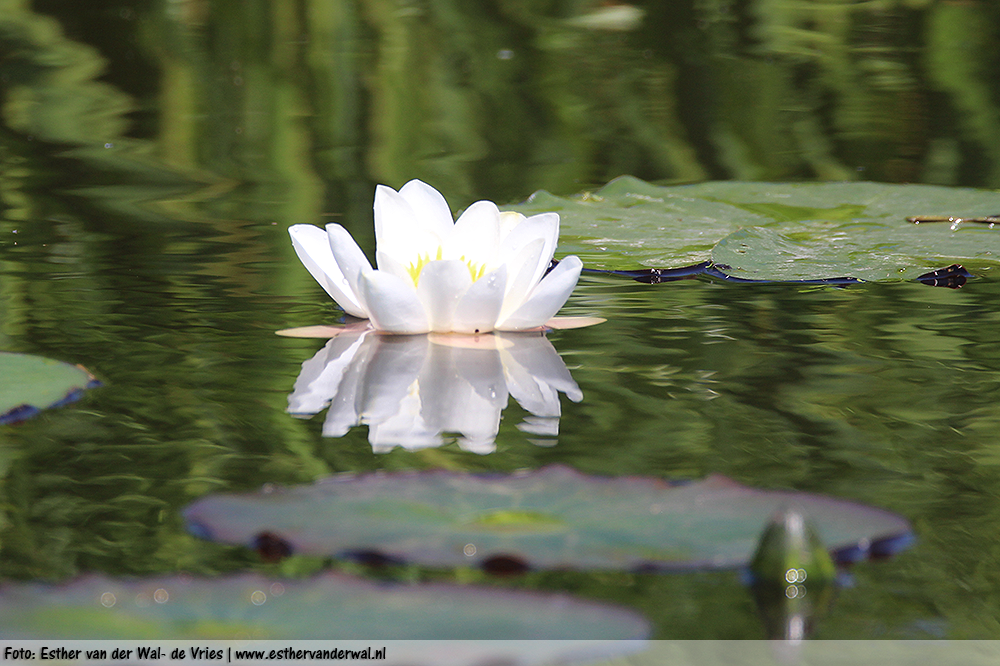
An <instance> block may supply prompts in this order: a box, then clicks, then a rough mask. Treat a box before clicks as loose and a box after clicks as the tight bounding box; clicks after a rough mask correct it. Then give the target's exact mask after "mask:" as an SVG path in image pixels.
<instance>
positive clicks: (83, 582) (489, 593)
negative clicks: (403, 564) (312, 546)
mask: <svg viewBox="0 0 1000 666" xmlns="http://www.w3.org/2000/svg"><path fill="white" fill-rule="evenodd" d="M648 633H649V625H648V623H647V622H646V621H645V620H644V619H642V618H641V617H640V616H639V615H637V614H636V613H633V612H632V611H628V610H625V609H622V608H617V607H614V606H608V605H604V604H599V603H597V602H592V601H583V600H577V599H574V598H572V597H569V596H567V595H564V594H539V593H531V592H516V591H506V590H489V589H476V588H469V587H461V586H455V585H446V584H425V585H391V584H386V583H376V582H371V581H366V580H362V579H358V578H353V577H350V576H345V575H339V574H325V575H321V576H319V577H316V578H313V579H309V580H273V579H266V578H264V577H262V576H257V575H251V574H242V575H233V576H223V577H219V578H191V577H188V576H172V577H160V578H148V579H143V580H119V579H112V578H107V577H104V576H87V577H84V578H81V579H78V580H76V581H73V582H70V583H67V584H64V585H56V586H53V585H49V584H43V583H7V584H5V585H3V586H2V587H0V635H2V636H3V638H5V639H39V638H44V639H47V640H51V639H98V638H99V639H125V638H128V639H141V640H149V639H181V638H183V639H204V640H208V639H211V640H233V639H238V638H239V637H241V636H243V637H248V636H252V637H254V638H255V639H257V640H268V639H287V640H295V639H300V640H301V639H331V638H336V639H366V640H373V639H380V640H410V639H430V638H433V639H441V640H443V639H476V640H489V639H493V640H509V639H521V640H526V639H553V640H554V639H601V640H623V639H642V638H645V637H646V636H647V635H648ZM390 652H391V651H390ZM388 656H389V657H390V658H392V660H393V662H394V663H401V662H402V663H413V662H409V661H407V659H406V656H405V655H402V654H389V655H388ZM501 656H502V654H496V655H493V661H491V662H490V663H508V662H507V661H505V660H503V659H501ZM415 661H416V659H415ZM486 661H488V660H486V659H485V658H484V659H483V661H482V663H486ZM430 663H436V662H434V661H433V660H431V662H430ZM476 663H480V662H476ZM515 663H517V662H515Z"/></svg>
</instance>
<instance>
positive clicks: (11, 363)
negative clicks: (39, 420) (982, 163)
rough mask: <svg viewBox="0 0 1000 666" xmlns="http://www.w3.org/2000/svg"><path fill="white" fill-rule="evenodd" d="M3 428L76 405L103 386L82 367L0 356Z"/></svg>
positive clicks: (7, 354) (1, 422) (49, 360)
mask: <svg viewBox="0 0 1000 666" xmlns="http://www.w3.org/2000/svg"><path fill="white" fill-rule="evenodd" d="M0 376H2V377H3V378H4V380H3V382H2V383H0V424H6V423H16V422H18V421H23V420H25V419H27V418H30V417H32V416H34V415H35V414H37V413H38V412H40V411H42V410H43V409H49V408H51V407H58V406H60V405H64V404H66V403H68V402H73V401H74V400H77V399H78V398H79V397H80V394H81V393H82V392H83V391H84V390H85V389H88V388H92V387H94V386H97V385H99V384H100V382H98V381H97V380H96V379H94V376H93V375H92V374H90V373H89V372H87V370H85V369H84V368H82V367H80V366H78V365H70V364H68V363H62V362H60V361H53V360H51V359H47V358H42V357H40V356H31V355H30V354H12V353H9V352H0Z"/></svg>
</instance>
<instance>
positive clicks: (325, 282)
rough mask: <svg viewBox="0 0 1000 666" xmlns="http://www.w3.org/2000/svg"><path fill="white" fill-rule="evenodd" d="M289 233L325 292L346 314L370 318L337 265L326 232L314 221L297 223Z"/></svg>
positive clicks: (290, 228)
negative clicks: (315, 225)
mask: <svg viewBox="0 0 1000 666" xmlns="http://www.w3.org/2000/svg"><path fill="white" fill-rule="evenodd" d="M288 235H289V236H291V237H292V247H294V248H295V254H297V255H298V256H299V260H300V261H301V262H302V263H303V265H305V267H306V269H307V270H308V271H309V273H310V274H311V275H312V276H313V277H314V278H315V279H316V282H319V284H320V286H321V287H323V289H324V290H325V291H326V293H328V294H330V298H332V299H333V300H335V301H337V304H338V305H339V306H340V307H342V308H344V311H345V312H347V314H350V315H354V316H355V317H361V318H362V319H365V318H367V317H368V313H367V312H366V311H365V309H364V308H363V307H362V306H361V302H360V299H359V298H358V296H357V294H355V293H354V292H353V291H352V290H351V286H350V284H348V282H347V278H346V277H344V273H343V271H341V270H340V267H339V266H338V265H337V260H336V259H335V258H334V256H333V250H331V249H330V238H329V236H327V233H326V232H325V231H323V230H322V229H320V228H319V227H314V226H313V225H311V224H295V225H292V226H291V227H289V228H288Z"/></svg>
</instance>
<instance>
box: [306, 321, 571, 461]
mask: <svg viewBox="0 0 1000 666" xmlns="http://www.w3.org/2000/svg"><path fill="white" fill-rule="evenodd" d="M559 392H562V393H565V394H566V395H567V397H569V399H570V400H572V401H574V402H579V401H580V400H582V399H583V393H582V392H581V391H580V387H579V386H577V384H576V382H575V381H573V377H572V376H571V375H570V373H569V370H567V369H566V365H565V364H564V363H563V361H562V359H561V358H559V355H558V354H557V353H556V350H555V349H554V348H553V347H552V344H551V343H550V342H549V341H548V340H547V339H546V338H545V335H544V334H543V333H542V332H540V331H534V332H525V333H494V334H489V335H480V336H474V337H473V336H460V335H447V334H433V333H431V334H427V335H385V334H379V333H377V332H375V331H373V330H372V329H371V328H369V327H367V326H364V327H361V328H359V329H355V330H351V329H350V328H347V329H344V330H343V331H341V332H340V333H339V334H338V335H336V336H335V337H333V338H331V339H330V341H329V342H327V344H326V346H325V347H323V348H322V349H321V350H319V351H318V352H317V353H316V355H315V356H313V357H312V358H311V359H309V360H308V361H306V362H305V363H303V364H302V371H301V372H300V373H299V377H298V379H297V380H296V381H295V390H294V391H293V392H292V394H291V395H290V396H289V397H288V411H289V412H290V413H291V414H293V415H296V416H301V417H305V418H308V417H311V416H313V415H315V414H318V413H319V412H320V411H322V410H323V409H324V408H327V410H328V411H327V416H326V422H325V423H324V424H323V434H324V435H325V436H327V437H342V436H343V435H345V434H346V433H347V431H348V430H349V429H350V428H351V427H352V426H355V425H361V424H363V425H367V426H368V440H369V441H370V442H371V445H372V448H373V449H374V451H375V452H376V453H385V452H388V451H391V450H392V449H393V448H394V447H396V446H402V447H404V448H407V449H411V450H412V449H420V448H427V447H434V446H441V445H442V444H445V443H447V442H449V441H451V440H452V439H453V438H452V437H451V436H449V434H452V433H453V434H457V436H458V438H457V439H458V445H459V446H460V447H461V448H462V449H464V450H466V451H472V452H475V453H481V454H482V453H491V452H492V451H494V450H495V448H496V443H495V440H496V436H497V433H498V432H499V430H500V413H501V412H502V411H503V409H504V408H505V407H506V406H507V402H508V397H509V396H513V397H514V400H516V401H517V402H518V404H520V405H521V407H523V408H524V409H525V410H526V411H528V412H530V413H531V415H532V416H529V417H527V418H525V420H524V421H523V422H522V423H520V424H518V428H519V429H520V430H522V431H524V432H526V433H528V434H529V435H538V436H554V435H556V434H558V432H559V416H560V413H561V410H560V404H559ZM536 443H539V444H546V443H554V442H553V441H552V440H548V441H546V440H544V439H543V440H538V441H536Z"/></svg>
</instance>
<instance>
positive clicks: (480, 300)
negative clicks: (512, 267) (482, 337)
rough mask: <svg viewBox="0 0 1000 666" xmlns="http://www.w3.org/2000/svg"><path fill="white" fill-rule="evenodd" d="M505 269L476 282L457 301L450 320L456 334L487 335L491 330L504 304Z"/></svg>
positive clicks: (500, 269) (499, 269) (502, 267)
mask: <svg viewBox="0 0 1000 666" xmlns="http://www.w3.org/2000/svg"><path fill="white" fill-rule="evenodd" d="M506 286H507V267H506V266H501V267H500V268H498V269H496V270H495V271H493V272H491V273H487V274H486V275H484V276H483V277H481V278H479V279H478V280H476V281H475V282H474V283H473V284H472V286H470V287H469V289H468V291H466V292H465V294H464V295H463V296H462V298H461V299H459V301H458V304H457V305H456V306H455V312H454V314H453V315H452V319H451V330H452V331H455V332H456V333H488V332H490V331H492V330H493V326H494V325H495V324H496V321H497V317H499V316H500V308H501V307H502V306H503V303H504V297H503V295H504V291H505V288H506Z"/></svg>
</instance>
